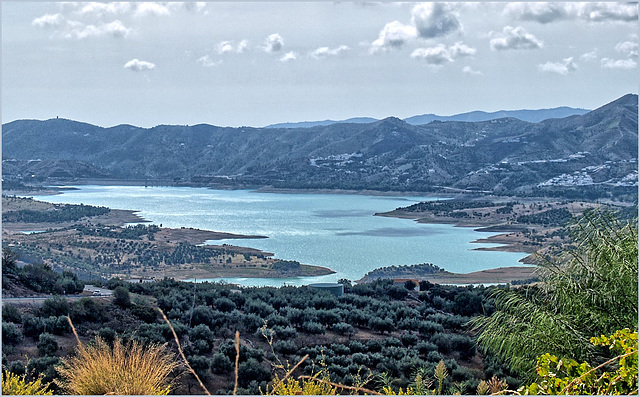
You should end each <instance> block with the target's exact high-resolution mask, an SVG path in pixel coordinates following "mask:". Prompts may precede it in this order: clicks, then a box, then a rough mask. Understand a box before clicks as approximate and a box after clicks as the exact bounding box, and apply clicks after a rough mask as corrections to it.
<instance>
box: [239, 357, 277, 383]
mask: <svg viewBox="0 0 640 397" xmlns="http://www.w3.org/2000/svg"><path fill="white" fill-rule="evenodd" d="M270 379H271V371H269V370H268V369H266V368H264V367H263V366H262V365H260V363H258V361H257V360H256V359H254V358H250V359H248V360H247V361H245V362H243V363H242V364H240V365H239V366H238V383H239V385H240V386H242V387H247V386H248V385H249V383H250V382H251V380H255V381H256V382H262V381H268V380H270Z"/></svg>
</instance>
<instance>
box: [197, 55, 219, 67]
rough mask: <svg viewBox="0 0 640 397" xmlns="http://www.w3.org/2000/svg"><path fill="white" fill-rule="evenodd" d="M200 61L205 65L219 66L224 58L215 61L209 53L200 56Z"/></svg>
mask: <svg viewBox="0 0 640 397" xmlns="http://www.w3.org/2000/svg"><path fill="white" fill-rule="evenodd" d="M198 63H199V64H201V65H202V66H204V67H207V68H210V67H212V66H218V65H220V64H221V63H222V60H219V61H214V60H213V59H211V57H210V56H209V55H205V56H203V57H200V58H198Z"/></svg>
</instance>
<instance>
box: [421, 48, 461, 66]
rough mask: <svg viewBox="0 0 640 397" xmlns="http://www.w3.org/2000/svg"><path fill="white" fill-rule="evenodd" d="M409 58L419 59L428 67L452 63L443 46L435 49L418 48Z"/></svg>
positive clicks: (448, 53)
mask: <svg viewBox="0 0 640 397" xmlns="http://www.w3.org/2000/svg"><path fill="white" fill-rule="evenodd" d="M411 58H415V59H421V60H423V61H425V62H426V63H427V64H429V65H434V66H441V65H444V64H445V63H447V62H453V58H452V57H451V53H450V52H449V51H448V50H447V47H446V46H445V45H444V44H439V45H437V46H436V47H429V48H418V49H416V50H414V51H413V52H412V53H411Z"/></svg>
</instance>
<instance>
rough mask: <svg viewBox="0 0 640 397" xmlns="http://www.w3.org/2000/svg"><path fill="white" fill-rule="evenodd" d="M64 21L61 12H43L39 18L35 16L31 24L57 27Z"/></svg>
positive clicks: (41, 26) (42, 26)
mask: <svg viewBox="0 0 640 397" xmlns="http://www.w3.org/2000/svg"><path fill="white" fill-rule="evenodd" d="M64 22H65V18H64V17H63V16H62V14H45V15H43V16H41V17H40V18H36V19H34V20H33V21H32V22H31V25H33V26H38V27H40V28H57V27H59V26H61V25H62V24H63V23H64Z"/></svg>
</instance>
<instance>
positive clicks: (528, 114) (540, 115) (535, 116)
mask: <svg viewBox="0 0 640 397" xmlns="http://www.w3.org/2000/svg"><path fill="white" fill-rule="evenodd" d="M588 112H589V110H588V109H579V108H570V107H566V106H562V107H557V108H552V109H536V110H529V109H523V110H499V111H497V112H490V113H488V112H483V111H474V112H467V113H460V114H454V115H453V116H438V115H436V114H433V113H429V114H422V115H419V116H412V117H408V118H406V119H403V120H404V121H406V122H407V123H409V124H411V125H421V124H428V123H430V122H432V121H467V122H473V121H489V120H495V119H501V118H505V117H513V118H514V119H518V120H522V121H528V122H530V123H539V122H541V121H544V120H548V119H561V118H564V117H569V116H573V115H576V114H577V115H581V114H585V113H588ZM376 121H380V120H378V119H374V118H372V117H354V118H350V119H346V120H339V121H336V120H322V121H302V122H297V123H278V124H271V125H268V126H266V127H265V128H309V127H318V126H325V125H331V124H338V123H341V124H345V123H347V124H354V123H355V124H368V123H373V122H376Z"/></svg>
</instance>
